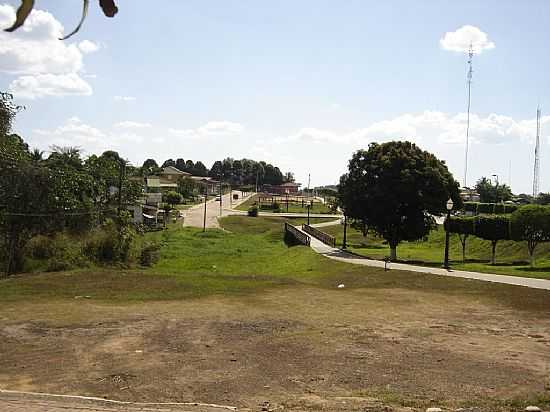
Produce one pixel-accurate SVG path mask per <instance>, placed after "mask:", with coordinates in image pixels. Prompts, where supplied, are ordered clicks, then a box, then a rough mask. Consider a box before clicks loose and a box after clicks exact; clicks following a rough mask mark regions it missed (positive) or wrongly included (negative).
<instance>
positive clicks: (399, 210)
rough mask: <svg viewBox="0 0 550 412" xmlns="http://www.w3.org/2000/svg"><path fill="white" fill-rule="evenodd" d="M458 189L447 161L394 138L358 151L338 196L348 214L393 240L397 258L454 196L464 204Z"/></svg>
mask: <svg viewBox="0 0 550 412" xmlns="http://www.w3.org/2000/svg"><path fill="white" fill-rule="evenodd" d="M458 188H459V184H458V183H457V182H456V181H455V180H454V178H453V176H452V174H451V173H450V172H449V170H448V169H447V166H446V165H445V162H443V161H441V160H439V159H437V157H435V156H434V155H433V154H431V153H429V152H426V151H424V150H422V149H420V148H419V147H418V146H416V145H415V144H414V143H410V142H403V141H393V142H388V143H384V144H378V143H371V144H370V145H369V148H368V150H359V151H357V152H356V153H354V155H353V157H352V158H351V160H350V162H349V166H348V173H346V174H345V175H343V176H342V177H341V178H340V185H339V198H340V203H341V206H342V208H343V210H344V212H345V214H346V215H347V216H349V217H351V218H353V219H357V220H362V221H363V222H364V224H365V226H366V227H368V228H370V229H372V230H374V231H375V232H376V233H378V234H379V235H380V236H382V237H383V238H384V239H385V240H386V241H387V242H388V244H389V246H390V250H391V256H390V258H391V259H392V260H395V259H397V246H398V245H399V243H400V242H401V241H404V240H417V239H421V238H423V237H424V236H426V235H427V234H428V233H429V231H430V230H431V229H432V228H433V227H434V225H435V221H434V218H433V216H434V215H435V216H437V215H441V214H443V213H445V211H446V206H445V205H446V202H447V200H448V199H449V198H452V199H453V201H454V202H455V204H456V205H457V206H460V203H461V200H460V196H459V190H458Z"/></svg>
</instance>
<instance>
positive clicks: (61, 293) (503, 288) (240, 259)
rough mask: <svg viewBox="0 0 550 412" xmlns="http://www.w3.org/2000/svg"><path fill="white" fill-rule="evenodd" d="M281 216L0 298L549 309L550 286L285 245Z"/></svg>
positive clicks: (167, 236) (50, 276)
mask: <svg viewBox="0 0 550 412" xmlns="http://www.w3.org/2000/svg"><path fill="white" fill-rule="evenodd" d="M284 221H285V220H284V219H281V218H249V217H245V216H230V217H227V218H224V219H222V225H223V227H224V228H225V229H226V230H228V231H231V233H229V232H224V231H221V230H211V231H207V232H206V233H203V232H202V231H201V230H200V229H193V228H181V227H179V226H171V227H170V228H169V229H167V230H165V231H163V232H157V233H150V234H147V235H146V236H147V238H148V239H147V240H153V239H157V240H159V241H161V242H162V243H163V247H162V257H161V260H160V262H159V263H158V264H156V265H155V266H154V267H153V268H149V269H142V270H135V269H134V270H126V269H119V270H117V269H113V268H111V269H89V270H80V271H67V272H60V273H42V274H36V275H20V276H16V277H13V278H10V279H7V280H2V281H0V302H2V301H3V302H17V301H30V300H32V302H41V301H53V300H63V299H70V300H74V299H75V297H77V298H78V299H87V298H89V299H93V300H95V301H102V302H109V303H116V304H125V303H132V302H139V301H153V300H180V299H188V298H199V297H205V296H211V295H214V294H222V295H225V296H231V295H237V296H238V295H251V294H254V293H259V292H261V291H263V290H266V289H268V288H273V287H281V286H284V287H297V288H298V287H303V286H308V287H318V288H328V289H335V288H336V286H337V285H338V284H340V283H344V284H345V285H346V289H345V290H349V289H355V288H376V289H394V288H397V289H403V288H405V289H410V290H422V291H424V292H426V291H428V292H430V291H432V292H438V293H445V294H447V295H449V296H450V295H462V296H470V297H473V298H474V299H489V300H495V301H497V302H499V303H502V304H505V305H507V306H512V307H514V308H516V309H524V310H529V311H536V312H541V311H542V312H545V313H546V312H548V313H550V307H548V305H547V304H546V303H545V302H547V299H548V292H546V291H541V290H533V289H528V288H517V287H512V286H507V285H496V284H491V283H484V282H475V281H468V280H462V279H454V278H447V277H442V276H435V275H427V274H426V275H425V274H419V273H410V272H402V271H396V270H391V271H389V272H384V271H383V269H379V268H369V267H362V266H357V265H351V264H346V263H340V262H336V261H331V260H329V259H326V258H324V257H322V256H319V255H317V254H316V253H314V252H313V251H312V250H311V249H310V248H308V247H304V246H296V247H290V248H289V247H287V246H286V245H285V244H284V243H283V241H282V240H283V230H282V226H283V222H284Z"/></svg>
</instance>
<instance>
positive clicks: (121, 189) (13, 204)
mask: <svg viewBox="0 0 550 412" xmlns="http://www.w3.org/2000/svg"><path fill="white" fill-rule="evenodd" d="M17 111H18V108H17V107H16V106H14V105H13V104H12V97H11V96H10V95H8V94H2V96H1V99H0V199H1V200H0V263H2V264H3V268H2V269H0V273H5V274H11V273H14V272H18V271H20V270H21V269H22V267H23V257H24V256H23V252H24V249H25V246H26V245H27V243H28V242H29V240H30V239H31V238H33V237H34V236H37V235H48V236H51V235H54V234H56V233H60V232H64V231H67V232H71V233H83V232H88V231H90V230H91V229H92V228H96V227H98V226H101V225H103V224H105V223H108V221H109V222H110V223H109V224H110V227H111V228H112V229H113V232H116V234H117V235H116V236H110V238H111V239H110V240H109V241H110V242H112V245H111V246H112V250H111V253H110V255H111V257H112V259H113V260H124V259H125V258H126V256H125V253H127V251H128V241H130V238H129V237H128V235H129V232H128V224H129V217H128V213H127V212H126V211H125V210H124V209H125V208H124V206H125V205H128V204H134V203H135V202H136V199H137V197H138V196H140V195H141V193H142V187H141V185H140V184H139V183H136V182H133V181H130V180H129V179H128V175H129V174H130V173H132V169H131V167H129V166H128V165H127V162H126V161H125V160H124V159H122V158H121V157H120V156H119V155H118V153H116V152H113V151H107V152H105V153H103V154H102V155H100V156H96V155H92V156H89V157H88V158H86V159H83V158H82V156H81V153H80V150H79V149H77V148H70V147H68V148H65V147H52V151H51V153H50V154H49V156H47V157H45V156H44V153H43V152H41V151H39V150H37V149H34V150H31V149H30V148H29V146H28V144H27V143H25V141H24V140H23V139H22V138H21V137H20V136H19V135H17V134H14V133H11V125H12V122H13V119H14V117H15V115H16V113H17ZM99 247H102V246H99ZM96 251H97V250H96ZM98 253H103V252H101V251H99V252H98Z"/></svg>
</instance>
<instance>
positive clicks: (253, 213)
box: [248, 206, 258, 217]
mask: <svg viewBox="0 0 550 412" xmlns="http://www.w3.org/2000/svg"><path fill="white" fill-rule="evenodd" d="M248 216H250V217H257V216H258V207H257V206H252V207H250V208H249V209H248Z"/></svg>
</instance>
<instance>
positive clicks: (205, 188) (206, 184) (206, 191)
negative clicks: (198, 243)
mask: <svg viewBox="0 0 550 412" xmlns="http://www.w3.org/2000/svg"><path fill="white" fill-rule="evenodd" d="M207 199H208V183H205V184H204V218H203V222H202V231H203V232H206V201H207Z"/></svg>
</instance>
